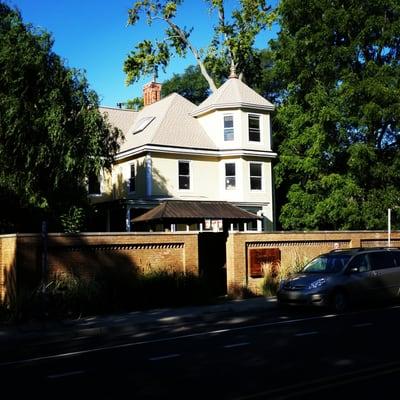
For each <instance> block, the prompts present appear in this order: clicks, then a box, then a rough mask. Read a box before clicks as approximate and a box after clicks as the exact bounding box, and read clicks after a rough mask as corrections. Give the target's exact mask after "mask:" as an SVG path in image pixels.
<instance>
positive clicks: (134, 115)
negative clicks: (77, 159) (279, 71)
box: [90, 77, 276, 231]
mask: <svg viewBox="0 0 400 400" xmlns="http://www.w3.org/2000/svg"><path fill="white" fill-rule="evenodd" d="M160 93H161V85H160V84H159V83H156V82H150V83H149V84H147V85H145V86H144V104H145V106H144V108H143V109H142V110H140V111H132V110H126V109H120V108H106V107H102V108H101V111H102V112H103V113H104V114H106V115H107V116H108V120H109V121H110V123H111V124H113V125H115V126H116V127H118V128H120V129H121V130H122V131H123V133H124V135H125V139H124V141H123V143H121V147H120V150H119V153H118V154H117V156H116V162H115V165H114V166H113V169H112V173H111V174H108V175H104V176H102V177H101V181H100V185H98V186H96V185H90V192H91V194H90V198H91V201H92V202H93V203H95V204H96V205H97V206H98V209H99V213H100V214H102V215H103V218H104V221H106V222H105V226H104V227H102V228H103V229H104V230H122V229H124V228H125V230H127V231H130V230H131V220H132V218H134V217H136V216H139V215H141V214H143V213H144V212H145V211H147V210H149V209H151V208H153V207H155V206H157V205H158V204H160V203H161V202H163V201H164V200H167V199H168V200H181V201H182V200H187V201H207V202H210V201H211V202H212V201H215V202H221V201H225V202H229V203H230V204H232V205H234V206H237V207H240V208H241V209H243V210H247V211H249V212H251V213H254V214H257V215H259V216H261V217H262V221H263V224H262V228H263V229H264V230H271V229H272V228H273V223H274V221H273V216H274V210H273V198H274V194H273V192H274V189H273V182H272V167H271V162H272V159H273V158H275V157H276V153H274V152H273V151H272V148H271V122H270V121H271V120H270V113H271V112H272V111H273V110H274V106H273V105H272V104H271V103H270V102H268V101H267V100H266V99H264V98H263V97H262V96H260V95H259V94H257V93H256V92H255V91H254V90H252V89H251V88H250V87H248V86H247V85H246V84H245V83H243V82H242V81H240V80H239V79H237V78H236V77H231V78H229V79H228V80H227V81H226V82H225V83H224V84H223V85H222V86H221V87H220V88H219V89H217V90H216V91H215V92H214V93H213V94H212V95H211V96H210V97H209V98H207V99H206V100H205V101H204V102H203V103H201V104H200V105H199V106H196V105H195V104H193V103H191V102H190V101H188V100H186V99H185V98H184V97H182V96H181V95H179V94H176V93H174V94H171V95H169V96H167V97H165V98H163V99H161V98H160ZM122 222H123V225H124V226H123V227H121V223H122ZM256 227H257V224H253V225H251V224H249V226H246V227H245V228H247V229H256ZM239 228H240V229H243V226H242V227H239V226H236V228H235V229H239ZM258 228H259V229H260V223H258Z"/></svg>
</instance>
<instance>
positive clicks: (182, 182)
mask: <svg viewBox="0 0 400 400" xmlns="http://www.w3.org/2000/svg"><path fill="white" fill-rule="evenodd" d="M178 169H179V171H178V174H179V189H183V190H189V189H190V163H189V161H179V165H178Z"/></svg>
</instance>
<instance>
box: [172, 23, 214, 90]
mask: <svg viewBox="0 0 400 400" xmlns="http://www.w3.org/2000/svg"><path fill="white" fill-rule="evenodd" d="M165 21H166V23H167V24H168V25H169V26H170V27H171V28H172V30H173V31H174V32H175V33H176V34H177V35H178V36H179V38H180V39H181V40H182V42H183V43H185V44H186V45H187V46H188V47H189V49H190V51H191V52H192V54H193V55H194V57H195V59H196V62H197V64H198V66H199V67H200V71H201V73H202V75H203V76H204V78H205V79H206V81H207V83H208V85H209V87H210V90H211V91H212V92H215V91H216V90H217V86H216V85H215V83H214V80H213V79H212V78H211V76H210V74H209V73H208V71H207V69H206V67H205V65H204V63H203V60H202V59H201V57H200V54H199V52H198V51H197V49H196V48H195V47H194V46H193V45H192V44H191V42H190V41H189V40H188V39H187V37H186V35H185V34H184V32H183V31H182V30H181V29H180V28H179V27H178V26H177V25H175V24H174V23H173V22H172V21H171V20H170V19H165Z"/></svg>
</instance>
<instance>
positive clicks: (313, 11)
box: [271, 0, 400, 229]
mask: <svg viewBox="0 0 400 400" xmlns="http://www.w3.org/2000/svg"><path fill="white" fill-rule="evenodd" d="M278 11H279V23H280V26H281V32H280V34H279V37H278V38H277V40H275V41H273V42H272V43H271V47H272V53H273V57H274V62H275V67H274V68H275V73H276V74H277V76H279V81H280V82H281V90H280V93H279V96H278V98H279V99H280V101H281V106H280V107H279V109H278V113H277V117H276V120H275V132H276V135H275V141H276V142H278V143H279V144H280V145H279V148H278V154H279V161H278V163H277V165H276V167H275V177H276V179H275V181H276V184H277V187H278V193H277V199H278V203H279V209H280V210H281V213H280V221H281V223H282V225H283V227H284V228H285V229H373V228H376V229H384V228H385V227H386V213H387V208H391V207H393V206H395V205H398V204H399V203H400V148H399V147H400V127H399V121H400V62H399V61H400V4H399V2H398V1H395V0H379V1H371V0H358V1H352V2H348V1H346V0H307V1H304V0H282V1H281V3H280V6H279V10H278Z"/></svg>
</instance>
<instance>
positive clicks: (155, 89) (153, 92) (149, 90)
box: [143, 80, 162, 107]
mask: <svg viewBox="0 0 400 400" xmlns="http://www.w3.org/2000/svg"><path fill="white" fill-rule="evenodd" d="M161 86H162V85H161V83H157V82H155V80H153V81H152V82H149V83H146V84H145V85H144V86H143V104H144V106H145V107H146V106H149V105H150V104H153V103H155V102H156V101H158V100H160V99H161Z"/></svg>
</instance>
